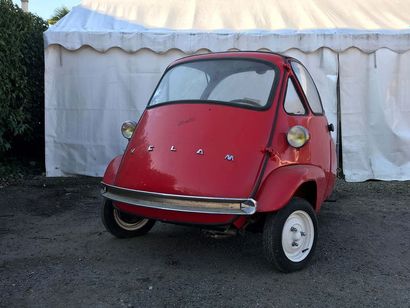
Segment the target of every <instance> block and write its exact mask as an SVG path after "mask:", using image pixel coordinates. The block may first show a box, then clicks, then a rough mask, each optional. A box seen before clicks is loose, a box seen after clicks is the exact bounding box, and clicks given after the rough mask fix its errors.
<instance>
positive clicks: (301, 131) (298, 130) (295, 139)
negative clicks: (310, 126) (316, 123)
mask: <svg viewBox="0 0 410 308" xmlns="http://www.w3.org/2000/svg"><path fill="white" fill-rule="evenodd" d="M309 138H310V136H309V131H308V130H307V129H306V128H304V127H303V126H300V125H296V126H293V127H292V128H291V129H289V131H288V134H287V139H288V143H289V144H290V145H291V146H293V147H294V148H300V147H302V146H303V145H304V144H305V143H306V142H307V141H308V140H309Z"/></svg>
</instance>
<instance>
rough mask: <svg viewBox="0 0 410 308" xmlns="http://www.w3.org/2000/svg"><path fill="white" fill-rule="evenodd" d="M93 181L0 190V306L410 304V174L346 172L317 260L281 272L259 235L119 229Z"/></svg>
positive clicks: (327, 208) (324, 223) (325, 221)
mask: <svg viewBox="0 0 410 308" xmlns="http://www.w3.org/2000/svg"><path fill="white" fill-rule="evenodd" d="M98 181H99V180H98V179H94V178H79V179H78V178H76V179H73V178H71V179H52V178H51V179H46V178H42V177H39V178H37V179H32V180H23V181H21V183H20V184H19V185H11V186H8V187H2V188H1V189H0V200H1V201H0V306H1V307H24V306H30V307H40V306H43V307H67V306H69V307H70V306H71V307H73V306H75V307H78V306H101V307H105V306H116V307H121V306H125V307H214V306H217V307H234V306H235V307H236V306H241V307H298V306H299V307H336V306H349V307H362V306H367V307H388V306H390V307H391V306H394V307H410V222H409V221H410V182H390V183H384V182H367V183H361V184H352V183H344V182H339V183H338V186H337V190H336V196H337V201H336V202H329V203H326V204H325V205H324V207H323V209H322V212H321V214H320V215H319V231H320V233H319V236H320V238H319V241H318V247H317V250H316V254H315V256H314V258H313V260H312V263H311V265H310V266H309V267H308V268H307V269H305V270H303V271H301V272H297V273H293V274H281V273H278V272H276V271H275V270H273V269H271V268H270V267H269V265H268V264H267V263H266V262H265V260H264V259H263V256H262V249H261V244H262V243H261V236H260V235H259V234H252V233H249V234H246V235H245V236H243V237H233V238H228V239H211V238H207V237H206V236H204V235H203V234H201V232H200V230H198V229H195V228H187V227H181V226H174V225H167V224H161V223H158V224H157V225H156V226H155V227H154V229H153V230H152V231H151V232H150V233H149V234H148V235H147V236H145V237H142V238H135V239H129V240H117V239H115V238H113V237H112V236H110V234H108V233H107V232H106V231H105V230H104V228H103V226H102V224H101V222H100V218H99V204H100V197H99V193H98Z"/></svg>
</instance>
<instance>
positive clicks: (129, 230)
mask: <svg viewBox="0 0 410 308" xmlns="http://www.w3.org/2000/svg"><path fill="white" fill-rule="evenodd" d="M101 219H102V222H103V224H104V226H105V228H106V229H107V231H108V232H110V233H111V234H112V235H114V236H115V237H118V238H130V237H135V236H141V235H144V234H147V233H148V232H149V231H150V230H151V229H152V227H153V226H154V224H155V220H153V219H148V218H144V217H139V216H134V215H131V214H128V213H124V212H121V211H119V210H118V209H116V208H115V207H114V205H113V204H112V201H111V200H108V199H104V201H103V204H102V208H101Z"/></svg>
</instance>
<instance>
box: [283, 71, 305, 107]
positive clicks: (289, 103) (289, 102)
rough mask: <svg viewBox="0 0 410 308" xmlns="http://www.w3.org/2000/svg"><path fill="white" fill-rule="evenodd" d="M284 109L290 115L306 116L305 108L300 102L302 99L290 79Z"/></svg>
mask: <svg viewBox="0 0 410 308" xmlns="http://www.w3.org/2000/svg"><path fill="white" fill-rule="evenodd" d="M283 107H284V108H285V111H286V112H287V113H289V114H296V115H303V114H306V109H305V106H304V105H303V103H302V101H301V100H300V97H299V95H298V93H297V92H296V89H295V86H294V84H293V82H292V80H291V79H290V78H289V79H288V87H287V90H286V98H285V103H284V104H283Z"/></svg>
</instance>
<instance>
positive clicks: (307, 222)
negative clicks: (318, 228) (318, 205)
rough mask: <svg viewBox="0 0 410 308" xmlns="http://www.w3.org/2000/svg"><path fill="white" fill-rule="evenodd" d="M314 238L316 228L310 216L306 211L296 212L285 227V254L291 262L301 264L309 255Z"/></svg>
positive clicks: (283, 238) (283, 233)
mask: <svg viewBox="0 0 410 308" xmlns="http://www.w3.org/2000/svg"><path fill="white" fill-rule="evenodd" d="M314 238H315V228H314V227H313V222H312V219H311V218H310V216H309V214H308V213H306V212H305V211H295V212H293V213H292V214H290V215H289V217H288V219H286V222H285V224H284V225H283V229H282V247H283V252H284V253H285V255H286V257H287V258H288V259H289V260H290V261H292V262H300V261H302V260H304V259H305V258H306V257H307V256H308V255H309V253H310V251H311V249H312V245H313V240H314Z"/></svg>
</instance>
